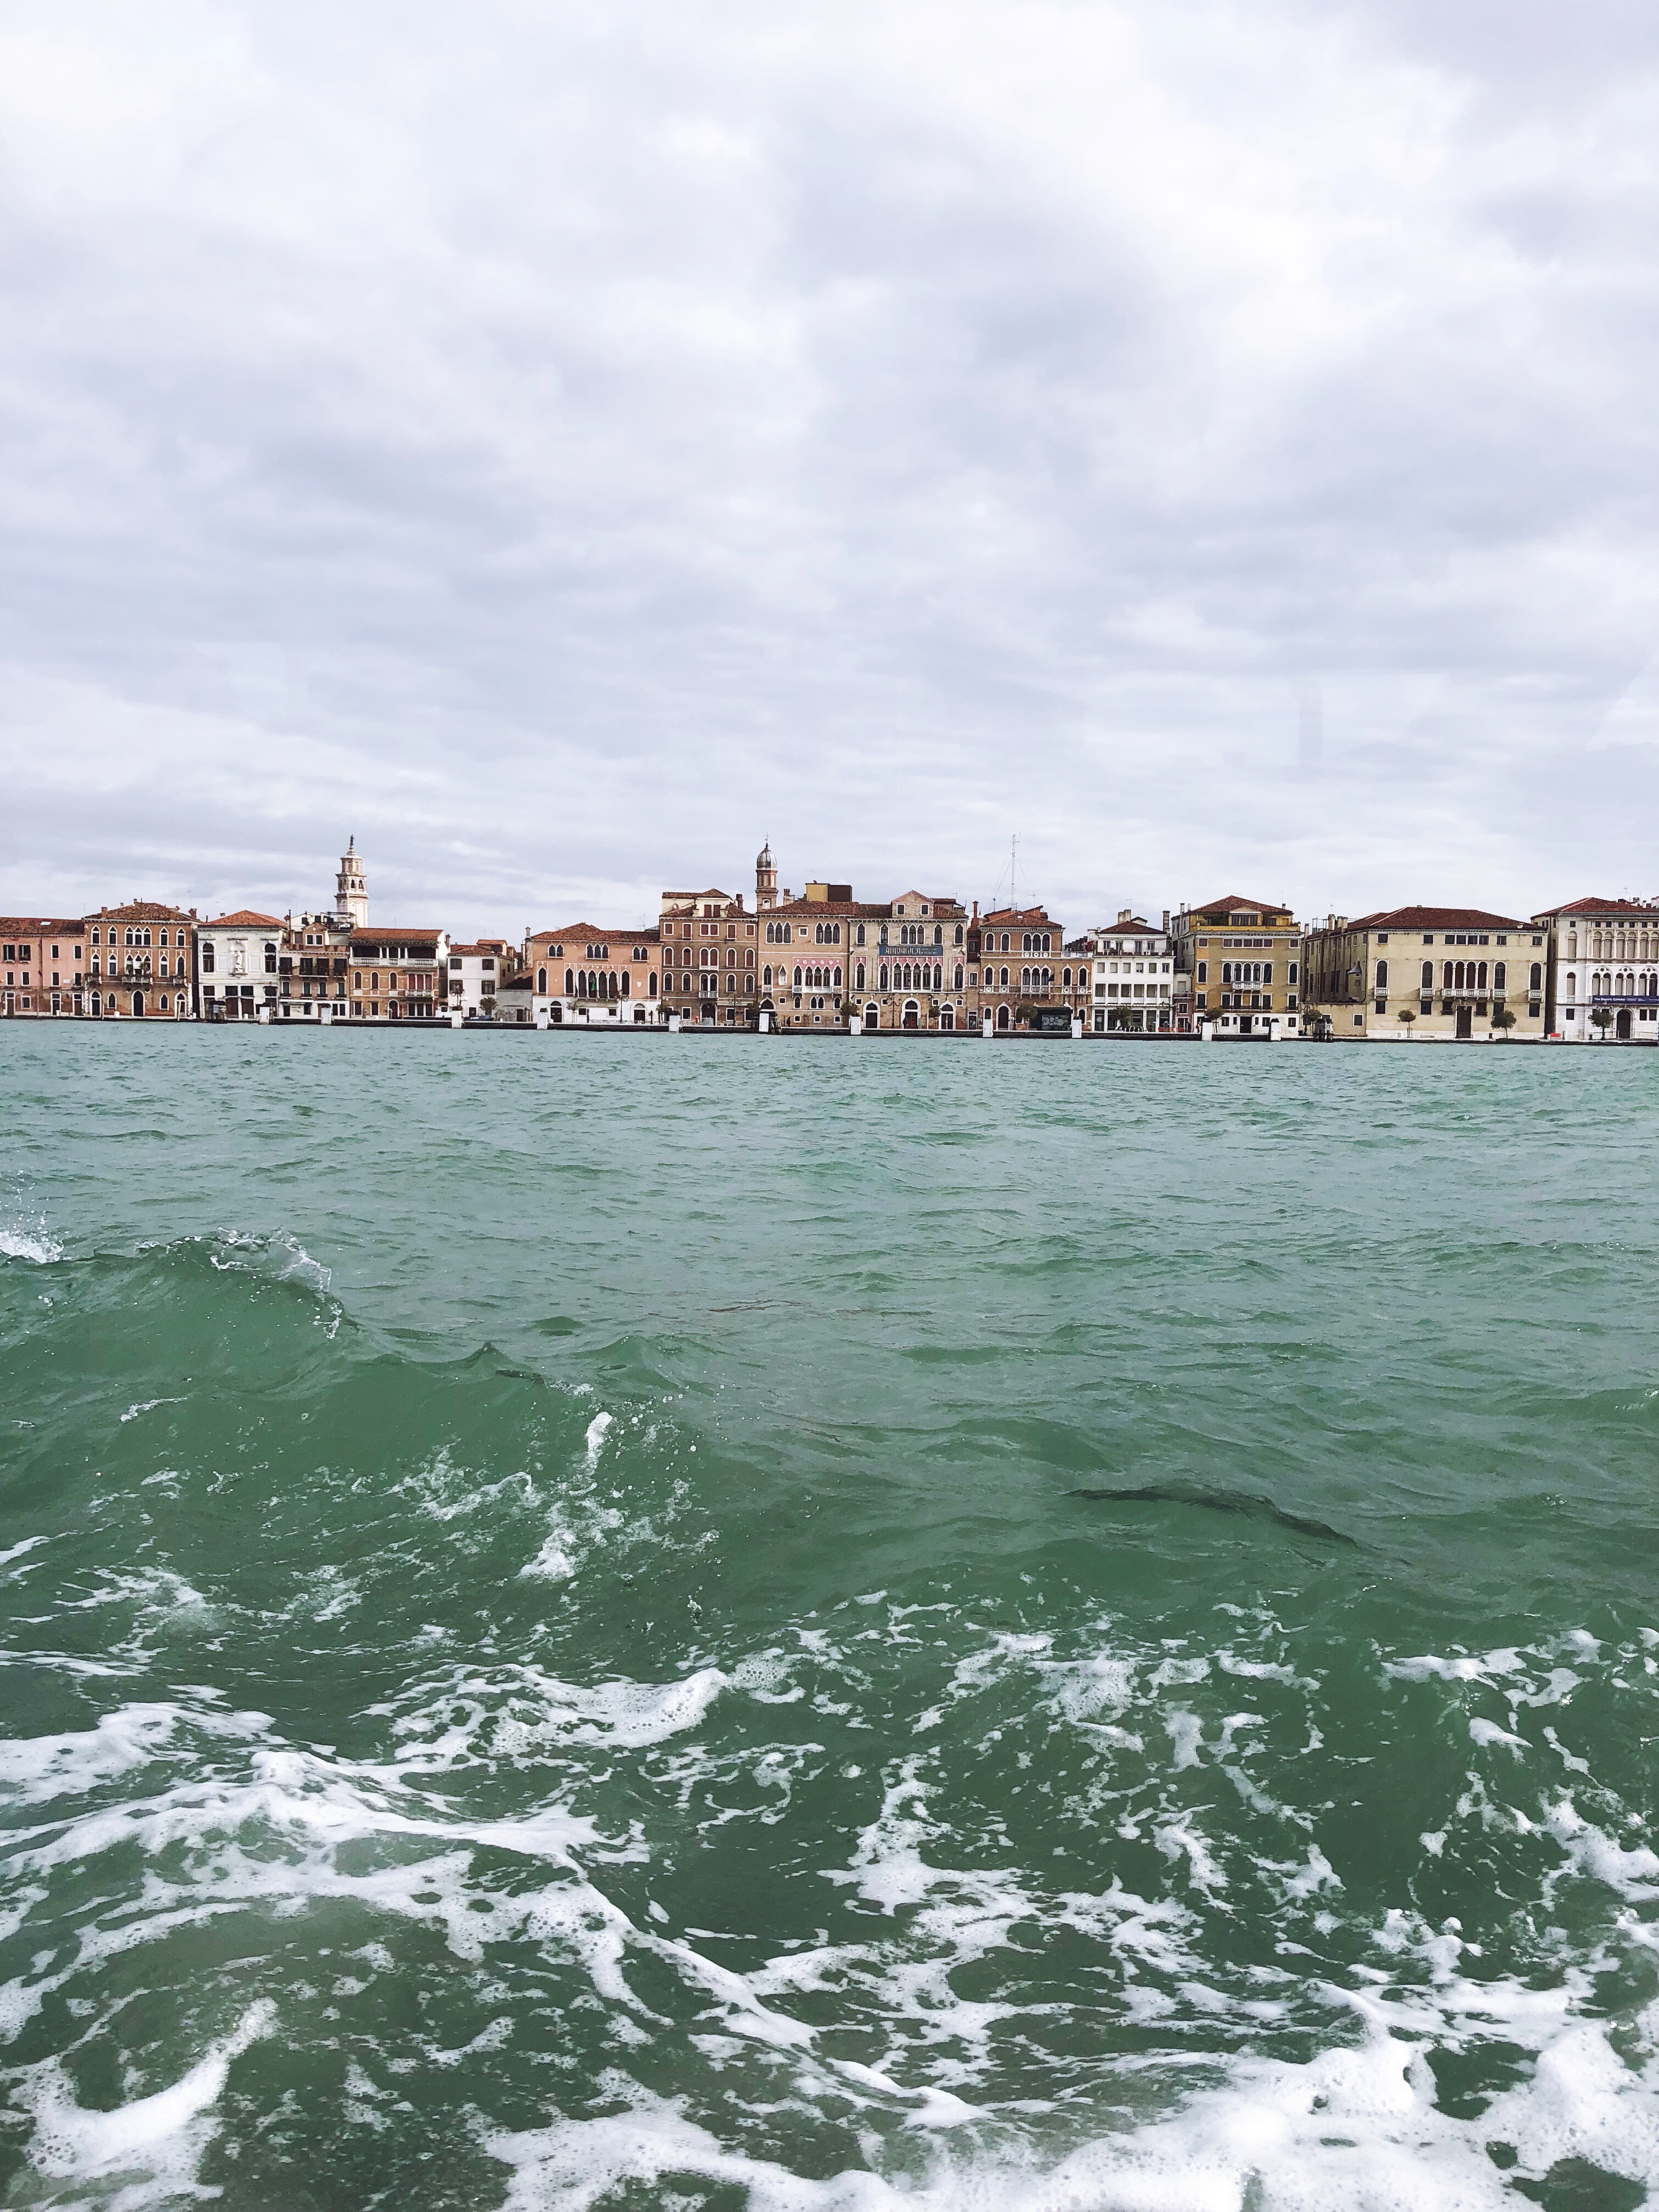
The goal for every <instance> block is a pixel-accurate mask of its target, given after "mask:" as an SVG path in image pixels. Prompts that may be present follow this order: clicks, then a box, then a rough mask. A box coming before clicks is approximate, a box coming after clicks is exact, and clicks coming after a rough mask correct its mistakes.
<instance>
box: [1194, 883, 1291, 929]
mask: <svg viewBox="0 0 1659 2212" xmlns="http://www.w3.org/2000/svg"><path fill="white" fill-rule="evenodd" d="M1235 907H1240V908H1249V911H1250V912H1251V913H1253V914H1289V913H1290V912H1291V908H1290V906H1289V905H1288V904H1287V903H1286V902H1285V900H1283V899H1257V898H1243V897H1241V896H1240V895H1239V894H1238V893H1237V891H1229V892H1228V893H1227V895H1226V896H1225V897H1224V898H1214V899H1200V900H1199V902H1198V903H1197V904H1196V905H1195V906H1194V908H1192V912H1193V913H1194V915H1206V914H1223V913H1231V911H1232V909H1233V908H1235ZM1264 926H1265V925H1264ZM1279 927H1280V928H1283V927H1285V924H1284V923H1282V922H1281V923H1280V924H1279Z"/></svg>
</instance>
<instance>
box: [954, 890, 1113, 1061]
mask: <svg viewBox="0 0 1659 2212" xmlns="http://www.w3.org/2000/svg"><path fill="white" fill-rule="evenodd" d="M968 962H969V987H970V989H972V988H975V987H976V988H977V994H978V995H977V1001H976V1005H975V1012H977V1014H978V1015H979V1018H980V1019H981V1023H982V1022H983V1021H984V1020H985V1018H987V1017H988V1018H989V1019H990V1023H991V1026H992V1029H993V1030H994V1031H995V1032H996V1033H998V1034H999V1035H1000V1034H1003V1033H1005V1032H1012V1031H1013V1030H1020V1029H1025V1030H1043V1029H1054V1028H1060V1029H1065V1028H1069V1027H1070V1024H1071V1020H1072V1017H1073V1013H1074V1012H1076V1011H1078V1009H1079V1006H1080V1005H1081V994H1080V992H1079V986H1078V983H1077V981H1076V977H1077V975H1078V974H1079V972H1080V971H1079V969H1077V968H1076V967H1075V966H1073V965H1072V963H1068V961H1067V959H1066V944H1065V933H1064V931H1063V930H1062V929H1061V928H1060V924H1059V923H1058V922H1057V921H1054V920H1053V919H1052V918H1051V917H1050V915H1049V914H1048V910H1047V909H1046V908H1043V907H1041V906H1026V907H998V908H995V909H994V911H993V912H991V913H990V914H987V915H980V916H978V917H977V918H976V920H975V921H974V923H973V925H972V927H970V929H969V936H968ZM1067 974H1069V975H1071V977H1072V978H1073V980H1072V981H1070V982H1067V981H1065V980H1064V978H1065V976H1066V975H1067ZM975 978H976V979H977V981H976V985H975ZM1085 989H1086V979H1085Z"/></svg>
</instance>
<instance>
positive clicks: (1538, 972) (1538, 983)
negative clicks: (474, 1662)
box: [1527, 960, 1544, 991]
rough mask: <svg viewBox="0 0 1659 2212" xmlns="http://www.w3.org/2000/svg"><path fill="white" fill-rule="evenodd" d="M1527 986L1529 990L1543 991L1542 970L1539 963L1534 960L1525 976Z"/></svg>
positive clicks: (1541, 964)
mask: <svg viewBox="0 0 1659 2212" xmlns="http://www.w3.org/2000/svg"><path fill="white" fill-rule="evenodd" d="M1527 985H1528V989H1530V990H1534V991H1541V990H1542V989H1543V987H1544V968H1543V963H1542V962H1541V961H1538V960H1534V962H1533V963H1532V967H1531V969H1530V970H1529V972H1528V976H1527Z"/></svg>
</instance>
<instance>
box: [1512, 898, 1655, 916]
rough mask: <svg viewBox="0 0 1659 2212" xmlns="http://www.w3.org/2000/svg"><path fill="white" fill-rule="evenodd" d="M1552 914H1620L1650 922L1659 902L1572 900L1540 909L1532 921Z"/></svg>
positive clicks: (1641, 900) (1595, 899)
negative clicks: (1563, 904) (1565, 903)
mask: <svg viewBox="0 0 1659 2212" xmlns="http://www.w3.org/2000/svg"><path fill="white" fill-rule="evenodd" d="M1554 914H1573V915H1577V914H1589V915H1596V914H1607V915H1621V914H1633V915H1641V916H1642V917H1643V918H1644V919H1645V920H1647V921H1652V920H1653V919H1654V918H1655V917H1656V916H1659V902H1650V901H1648V900H1646V899H1616V898H1615V899H1598V898H1581V899H1573V900H1571V901H1570V902H1568V904H1567V905H1565V906H1551V907H1545V908H1541V910H1540V911H1539V912H1538V913H1537V914H1535V915H1534V916H1533V920H1534V921H1546V920H1547V918H1548V917H1549V916H1550V915H1554Z"/></svg>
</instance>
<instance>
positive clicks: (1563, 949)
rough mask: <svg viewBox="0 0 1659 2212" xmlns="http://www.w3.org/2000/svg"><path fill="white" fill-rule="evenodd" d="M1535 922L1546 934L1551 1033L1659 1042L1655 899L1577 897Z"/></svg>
mask: <svg viewBox="0 0 1659 2212" xmlns="http://www.w3.org/2000/svg"><path fill="white" fill-rule="evenodd" d="M1533 920H1534V924H1535V925H1537V926H1538V927H1541V928H1543V929H1544V930H1546V931H1547V933H1548V936H1549V998H1548V1005H1547V1018H1546V1023H1545V1026H1546V1028H1547V1030H1548V1031H1549V1033H1550V1035H1551V1036H1559V1037H1560V1038H1562V1039H1564V1040H1565V1042H1567V1043H1569V1044H1593V1043H1595V1042H1598V1041H1600V1040H1605V1041H1606V1042H1607V1043H1609V1044H1659V904H1654V903H1652V902H1648V901H1644V900H1640V899H1598V898H1581V899H1574V900H1572V901H1571V902H1570V903H1569V904H1568V905H1565V906H1559V907H1555V908H1552V909H1551V910H1550V911H1549V912H1548V913H1547V914H1540V915H1534V916H1533ZM1598 1016H1601V1017H1605V1018H1603V1019H1598Z"/></svg>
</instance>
